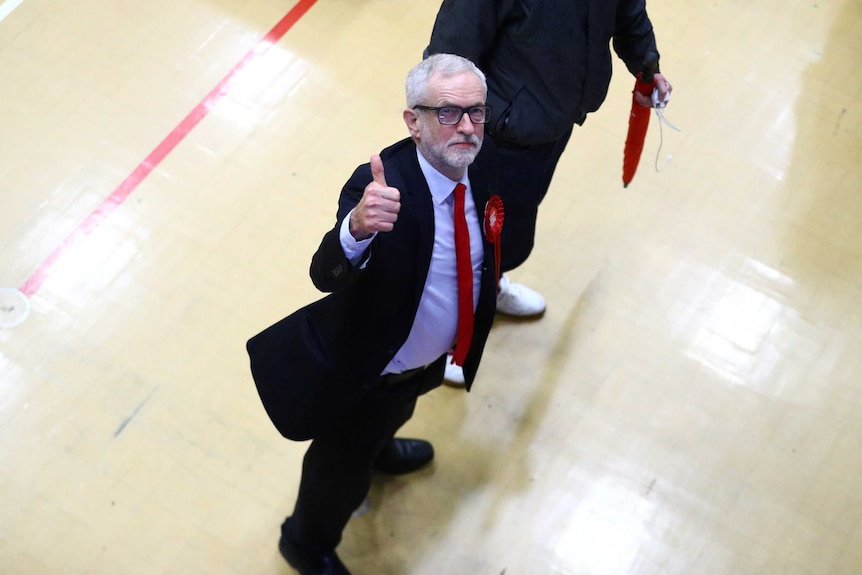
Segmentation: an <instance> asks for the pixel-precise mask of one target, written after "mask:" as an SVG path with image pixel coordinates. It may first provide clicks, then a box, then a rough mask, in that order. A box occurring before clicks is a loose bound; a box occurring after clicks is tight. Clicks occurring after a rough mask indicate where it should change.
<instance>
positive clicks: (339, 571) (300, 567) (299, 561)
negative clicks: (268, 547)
mask: <svg viewBox="0 0 862 575" xmlns="http://www.w3.org/2000/svg"><path fill="white" fill-rule="evenodd" d="M278 550H279V551H281V556H282V557H284V558H285V560H287V562H288V563H289V564H290V566H291V567H293V568H294V569H296V570H297V571H298V572H299V575H350V571H348V570H347V567H345V566H344V563H342V562H341V559H339V558H338V555H336V554H335V551H332V552H331V553H327V554H326V555H323V556H322V557H309V556H307V555H304V554H303V553H302V552H300V551H299V550H298V549H297V548H296V547H295V546H294V545H293V544H292V543H291V542H290V541H288V540H287V539H285V538H284V536H282V537H281V539H279V540H278Z"/></svg>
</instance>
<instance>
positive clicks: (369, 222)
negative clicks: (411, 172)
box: [350, 154, 401, 240]
mask: <svg viewBox="0 0 862 575" xmlns="http://www.w3.org/2000/svg"><path fill="white" fill-rule="evenodd" d="M371 177H372V180H371V182H370V183H369V184H368V185H367V186H365V192H364V193H363V194H362V199H361V200H359V203H358V204H356V207H355V208H354V209H353V213H351V214H350V234H351V235H352V236H353V237H354V238H355V239H357V240H364V239H367V238H369V237H371V235H372V234H374V233H376V232H391V231H392V228H393V227H395V221H396V220H397V219H398V211H399V210H400V209H401V192H399V191H398V189H397V188H390V187H389V186H387V185H386V175H385V174H384V172H383V161H382V160H381V159H380V156H378V155H377V154H375V155H373V156H371Z"/></svg>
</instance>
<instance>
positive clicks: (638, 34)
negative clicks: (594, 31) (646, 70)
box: [613, 0, 659, 76]
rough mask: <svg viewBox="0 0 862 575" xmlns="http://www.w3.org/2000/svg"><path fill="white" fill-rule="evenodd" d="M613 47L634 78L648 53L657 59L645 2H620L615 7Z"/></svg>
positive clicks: (635, 0) (631, 0)
mask: <svg viewBox="0 0 862 575" xmlns="http://www.w3.org/2000/svg"><path fill="white" fill-rule="evenodd" d="M613 45H614V51H616V53H617V55H618V56H619V57H620V59H622V61H623V62H625V64H626V68H628V70H629V72H631V73H632V74H633V75H635V76H636V75H637V74H638V72H640V71H641V69H642V68H643V63H644V59H645V58H646V57H647V55H648V54H649V53H650V52H654V53H655V55H656V58H658V56H659V52H658V47H657V46H656V40H655V33H654V32H653V27H652V22H650V19H649V16H648V15H647V11H646V2H645V0H621V2H620V3H619V5H618V7H617V15H616V23H615V26H614V39H613Z"/></svg>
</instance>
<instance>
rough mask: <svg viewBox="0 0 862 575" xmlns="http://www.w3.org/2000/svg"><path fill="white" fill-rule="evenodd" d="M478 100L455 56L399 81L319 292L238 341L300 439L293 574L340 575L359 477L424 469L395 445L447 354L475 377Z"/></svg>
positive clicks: (483, 284)
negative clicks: (392, 114)
mask: <svg viewBox="0 0 862 575" xmlns="http://www.w3.org/2000/svg"><path fill="white" fill-rule="evenodd" d="M485 97H486V84H485V78H484V75H483V74H482V72H481V71H480V70H479V69H478V68H476V66H474V65H473V63H471V62H470V61H469V60H466V59H464V58H461V57H459V56H455V55H451V54H440V55H436V56H432V57H430V58H428V59H425V60H423V61H422V62H420V63H419V64H418V65H417V66H416V67H414V68H413V70H411V71H410V73H409V74H408V77H407V107H406V108H405V109H404V111H403V118H404V121H405V123H406V124H407V128H408V130H409V132H410V136H411V137H410V138H407V139H405V140H402V141H401V142H398V143H396V144H394V145H393V146H390V147H389V148H387V149H385V150H383V151H382V152H381V153H380V155H379V156H372V158H371V162H370V163H368V164H364V165H362V166H360V167H359V168H357V169H356V171H355V172H354V174H353V176H351V178H350V179H349V181H348V182H347V183H346V184H345V186H344V188H343V189H342V191H341V195H340V197H339V200H338V213H337V218H336V222H335V225H334V227H333V228H332V229H331V230H330V231H329V232H328V233H326V235H325V236H324V237H323V240H322V241H321V244H320V247H319V248H318V250H317V252H316V253H315V254H314V256H313V258H312V263H311V270H310V272H311V278H312V281H313V283H314V285H315V286H316V287H317V288H318V289H320V290H321V291H324V292H331V293H330V294H329V295H327V296H326V297H324V298H322V299H320V300H318V301H316V302H314V303H311V304H309V305H307V306H305V307H304V308H302V309H300V310H298V311H296V312H294V313H293V314H291V315H289V316H288V317H287V318H285V319H283V320H281V321H280V322H278V323H276V324H274V325H272V326H271V327H269V328H267V329H266V330H264V331H262V332H261V333H259V334H258V335H256V336H255V337H253V338H251V339H250V340H249V341H248V344H247V348H248V353H249V356H250V359H251V370H252V375H253V377H254V381H255V384H256V386H257V390H258V393H259V395H260V398H261V401H262V402H263V406H264V408H265V409H266V412H267V414H268V415H269V417H270V419H271V420H272V422H273V423H274V424H275V426H276V428H277V429H278V430H279V431H280V432H281V433H282V434H283V435H284V436H286V437H288V438H289V439H294V440H306V439H312V442H311V445H310V446H309V448H308V451H307V452H306V454H305V457H304V459H303V465H302V477H301V480H300V486H299V495H298V497H297V500H296V506H295V508H294V511H293V514H292V515H291V516H290V517H288V518H287V519H286V520H285V522H284V524H283V525H282V528H281V538H280V540H279V550H280V551H281V553H282V555H283V556H284V558H285V559H286V560H287V561H288V563H290V565H292V566H293V567H294V568H295V569H297V570H298V571H299V573H301V574H302V575H327V574H328V575H344V574H347V573H348V571H347V568H346V567H345V566H344V564H343V563H342V562H341V560H340V559H339V557H338V555H337V554H336V552H335V548H336V547H337V546H338V544H339V542H340V541H341V535H342V531H343V529H344V527H345V525H346V524H347V522H348V520H349V519H350V517H351V514H352V513H353V511H354V510H356V509H357V508H359V507H360V505H361V504H362V503H363V501H364V499H365V497H366V495H367V493H368V489H369V487H370V484H371V478H372V472H373V471H375V470H376V471H379V472H383V473H390V474H401V473H408V472H411V471H415V470H417V469H419V468H421V467H423V466H424V465H426V464H428V463H429V462H430V461H431V460H432V458H433V456H434V451H433V447H432V446H431V444H430V443H429V442H427V441H423V440H418V439H403V438H397V439H396V438H395V437H394V436H395V433H396V432H397V430H398V429H399V428H400V427H401V426H402V425H403V424H404V423H406V422H407V421H408V420H409V419H410V417H411V416H412V415H413V410H414V407H415V405H416V401H417V398H418V397H419V396H420V395H422V394H424V393H427V392H428V391H430V390H432V389H434V388H435V387H437V386H439V385H440V384H441V383H442V382H443V371H444V367H443V364H444V362H445V361H446V358H447V352H449V351H450V350H452V349H453V345H454V358H455V360H456V361H458V363H460V364H462V365H463V368H464V372H465V374H466V377H467V389H468V391H469V386H470V384H471V383H472V381H473V378H474V377H475V375H476V370H477V369H478V366H479V361H480V359H481V357H482V350H483V347H484V345H485V341H486V339H487V337H488V333H489V331H490V329H491V323H492V321H493V318H494V314H495V305H496V293H497V285H496V284H497V277H498V263H499V262H498V261H497V256H496V251H495V248H494V245H493V243H494V242H495V241H497V240H498V239H499V224H500V218H498V217H496V216H497V214H500V213H502V209H501V207H500V205H499V203H498V201H499V198H498V197H496V196H495V195H494V192H495V186H496V184H495V180H496V173H497V171H496V166H495V155H494V149H493V145H483V139H484V124H485V122H486V120H487V118H488V115H487V112H488V109H487V107H486V105H485ZM486 144H487V142H486ZM459 208H460V209H459ZM459 213H462V214H464V215H463V216H462V218H460V219H459V217H458V214H459ZM503 227H505V226H503ZM462 239H463V242H461V240H462ZM459 244H460V245H461V246H462V247H463V248H464V249H463V250H456V247H457V246H458V245H459ZM456 251H460V252H461V253H460V254H458V255H457V256H456ZM456 262H457V263H461V262H463V263H464V266H461V267H460V269H459V266H458V265H456ZM462 295H464V296H465V297H464V298H463V299H460V297H459V296H462ZM465 309H466V310H467V312H466V313H462V311H463V310H465ZM468 325H469V326H471V327H470V328H469V329H466V328H465V326H468ZM462 328H464V329H463V330H462ZM456 336H457V337H456ZM453 342H454V344H453Z"/></svg>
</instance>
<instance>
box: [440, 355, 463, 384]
mask: <svg viewBox="0 0 862 575" xmlns="http://www.w3.org/2000/svg"><path fill="white" fill-rule="evenodd" d="M443 383H445V384H446V385H451V386H452V387H464V386H465V385H466V382H465V381H464V370H463V369H461V366H460V365H455V364H454V363H452V356H451V355H447V356H446V373H445V374H444V375H443Z"/></svg>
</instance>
